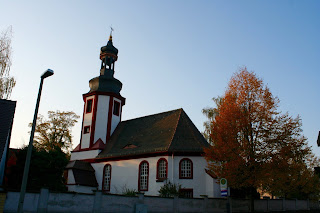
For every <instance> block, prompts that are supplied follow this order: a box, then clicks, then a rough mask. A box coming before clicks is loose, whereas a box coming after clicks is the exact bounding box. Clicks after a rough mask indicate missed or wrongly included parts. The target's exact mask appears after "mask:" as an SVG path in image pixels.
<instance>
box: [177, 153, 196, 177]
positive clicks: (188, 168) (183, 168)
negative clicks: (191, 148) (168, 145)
mask: <svg viewBox="0 0 320 213" xmlns="http://www.w3.org/2000/svg"><path fill="white" fill-rule="evenodd" d="M179 178H180V179H192V178H193V164H192V161H191V160H190V159H189V158H183V159H181V160H180V163H179Z"/></svg>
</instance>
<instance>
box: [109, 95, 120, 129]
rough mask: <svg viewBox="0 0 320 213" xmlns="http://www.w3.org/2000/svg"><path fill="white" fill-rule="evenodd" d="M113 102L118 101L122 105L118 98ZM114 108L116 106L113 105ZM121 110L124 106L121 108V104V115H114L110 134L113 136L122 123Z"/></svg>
mask: <svg viewBox="0 0 320 213" xmlns="http://www.w3.org/2000/svg"><path fill="white" fill-rule="evenodd" d="M113 100H114V101H118V102H119V103H121V100H120V99H118V98H114V99H113ZM113 107H114V104H113ZM121 108H122V106H121V104H120V109H119V111H120V114H119V116H117V115H114V114H112V121H111V132H110V134H111V135H112V133H113V131H114V130H115V129H116V127H117V126H118V124H119V122H120V119H121V110H122V109H121ZM112 112H113V109H112Z"/></svg>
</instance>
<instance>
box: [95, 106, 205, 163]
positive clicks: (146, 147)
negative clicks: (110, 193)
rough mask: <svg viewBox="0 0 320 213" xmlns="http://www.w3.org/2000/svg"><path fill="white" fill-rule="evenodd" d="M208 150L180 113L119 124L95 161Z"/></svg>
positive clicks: (197, 132) (142, 118)
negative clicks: (98, 159)
mask: <svg viewBox="0 0 320 213" xmlns="http://www.w3.org/2000/svg"><path fill="white" fill-rule="evenodd" d="M207 146H209V144H208V143H207V141H206V140H205V139H204V137H203V136H202V134H201V133H200V132H199V130H198V129H197V128H196V127H195V125H194V124H193V123H192V121H191V120H190V118H189V117H188V116H187V114H186V113H185V112H184V111H183V109H177V110H173V111H168V112H163V113H159V114H154V115H149V116H145V117H141V118H136V119H132V120H127V121H122V122H120V123H119V125H118V126H117V128H116V129H115V131H114V133H113V134H112V136H111V138H110V140H109V141H108V142H107V144H106V147H105V149H104V150H103V151H102V152H101V153H100V154H99V155H98V156H97V158H114V157H123V156H135V155H141V154H151V153H159V152H160V153H165V152H167V153H169V152H186V153H187V152H188V153H190V152H192V153H203V148H204V147H207Z"/></svg>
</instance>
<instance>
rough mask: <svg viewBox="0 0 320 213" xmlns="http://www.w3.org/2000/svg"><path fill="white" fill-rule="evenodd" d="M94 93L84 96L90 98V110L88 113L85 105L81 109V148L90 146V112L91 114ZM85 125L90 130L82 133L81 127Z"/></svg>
mask: <svg viewBox="0 0 320 213" xmlns="http://www.w3.org/2000/svg"><path fill="white" fill-rule="evenodd" d="M94 97H95V96H94V95H92V96H89V97H87V98H86V100H89V99H92V100H93V101H92V110H91V112H90V113H86V107H87V106H85V108H84V109H83V110H84V114H83V126H82V137H81V149H85V148H89V146H90V135H91V131H92V114H93V109H94V107H95V106H94V104H95V100H94ZM85 126H90V132H89V133H87V134H84V132H83V128H84V127H85Z"/></svg>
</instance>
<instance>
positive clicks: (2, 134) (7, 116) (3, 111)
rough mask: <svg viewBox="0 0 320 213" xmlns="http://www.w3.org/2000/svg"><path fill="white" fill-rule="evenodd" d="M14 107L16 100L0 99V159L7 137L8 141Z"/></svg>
mask: <svg viewBox="0 0 320 213" xmlns="http://www.w3.org/2000/svg"><path fill="white" fill-rule="evenodd" d="M15 108H16V101H9V100H4V99H0V160H1V158H2V153H3V152H4V148H5V145H6V141H7V139H9V142H10V135H11V128H12V123H13V117H14V112H15ZM8 147H9V146H8Z"/></svg>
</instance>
